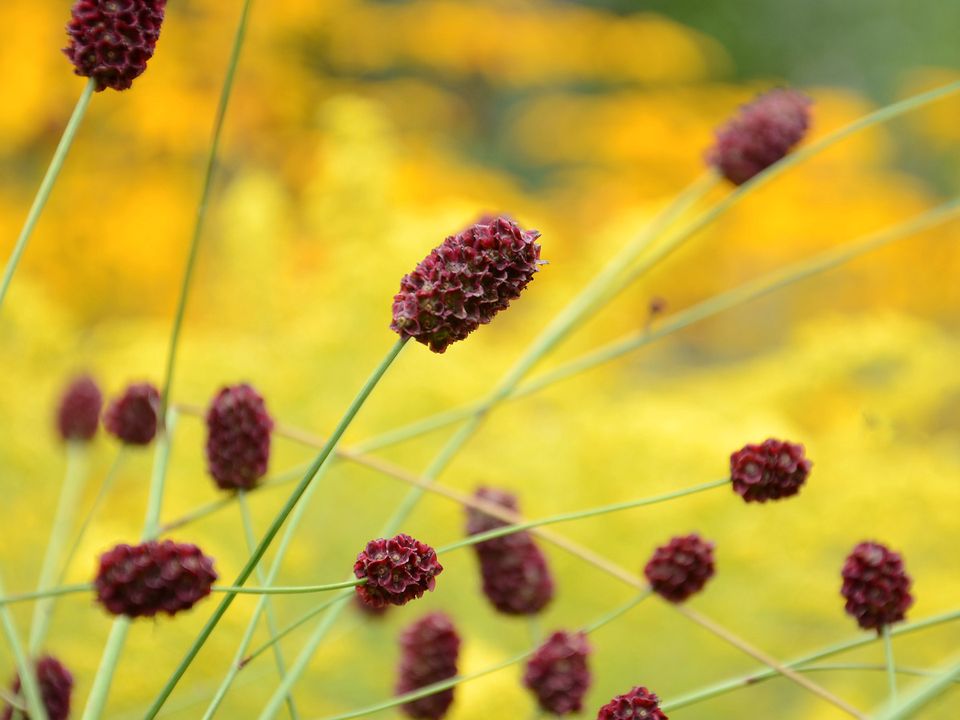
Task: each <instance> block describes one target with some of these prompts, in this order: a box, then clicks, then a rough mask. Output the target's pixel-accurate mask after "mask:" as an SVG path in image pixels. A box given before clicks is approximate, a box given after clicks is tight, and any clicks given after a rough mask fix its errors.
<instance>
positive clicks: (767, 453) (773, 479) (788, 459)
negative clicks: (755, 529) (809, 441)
mask: <svg viewBox="0 0 960 720" xmlns="http://www.w3.org/2000/svg"><path fill="white" fill-rule="evenodd" d="M812 466H813V463H812V462H810V460H808V459H807V458H806V456H805V455H804V451H803V445H798V444H794V443H791V442H787V441H785V440H774V439H773V438H770V439H769V440H765V441H764V442H763V443H762V444H760V445H744V446H743V447H742V448H741V449H740V450H737V451H736V452H735V453H733V454H732V455H731V456H730V480H731V482H732V484H733V490H734V492H736V493H737V495H739V496H740V497H742V498H743V499H744V501H745V502H760V503H762V502H766V501H767V500H779V499H781V498H785V497H790V496H791V495H796V494H797V493H798V492H800V488H801V487H802V486H803V484H804V483H805V482H806V480H807V477H809V475H810V468H811V467H812Z"/></svg>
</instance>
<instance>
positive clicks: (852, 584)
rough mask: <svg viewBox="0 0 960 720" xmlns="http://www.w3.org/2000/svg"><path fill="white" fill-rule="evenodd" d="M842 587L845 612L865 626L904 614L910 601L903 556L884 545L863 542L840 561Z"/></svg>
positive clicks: (878, 627)
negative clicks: (844, 560) (843, 561)
mask: <svg viewBox="0 0 960 720" xmlns="http://www.w3.org/2000/svg"><path fill="white" fill-rule="evenodd" d="M842 575H843V587H842V589H841V590H840V592H841V594H842V595H843V597H844V598H845V599H846V601H847V603H846V610H847V613H848V614H850V615H852V616H853V617H854V618H855V619H856V621H857V623H858V624H859V625H860V627H862V628H863V629H864V630H876V631H877V632H878V633H879V632H880V631H881V629H882V628H883V626H884V625H892V624H893V623H895V622H900V621H901V620H903V619H904V617H906V613H907V610H908V609H909V608H910V606H911V605H913V596H912V595H911V594H910V576H909V575H907V573H906V571H905V570H904V568H903V558H901V557H900V554H899V553H896V552H894V551H893V550H890V549H889V548H888V547H886V546H885V545H881V544H880V543H875V542H862V543H860V544H859V545H857V546H856V547H855V548H854V549H853V552H851V553H850V555H849V556H848V557H847V561H846V562H845V563H844V565H843V572H842Z"/></svg>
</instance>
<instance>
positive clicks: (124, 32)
mask: <svg viewBox="0 0 960 720" xmlns="http://www.w3.org/2000/svg"><path fill="white" fill-rule="evenodd" d="M166 5H167V0H76V2H74V4H73V11H72V13H71V17H70V22H69V23H68V24H67V34H68V35H69V36H70V44H69V45H68V46H67V47H65V48H64V49H63V52H64V54H66V56H67V57H68V58H70V62H72V63H73V67H74V70H75V72H76V74H77V75H80V76H82V77H89V78H93V79H94V80H95V81H96V83H97V85H96V89H97V92H99V91H101V90H105V89H106V88H108V87H109V88H113V89H114V90H126V89H127V88H129V87H130V85H131V84H133V81H134V80H135V79H136V78H138V77H140V75H142V74H143V72H144V70H146V69H147V61H148V60H149V59H150V58H151V57H153V51H154V49H155V48H156V45H157V39H158V38H159V37H160V25H161V24H162V23H163V15H164V11H165V9H166Z"/></svg>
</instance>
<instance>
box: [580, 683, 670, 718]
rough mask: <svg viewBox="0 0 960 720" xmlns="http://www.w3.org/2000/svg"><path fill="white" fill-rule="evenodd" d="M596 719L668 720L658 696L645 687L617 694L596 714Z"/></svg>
mask: <svg viewBox="0 0 960 720" xmlns="http://www.w3.org/2000/svg"><path fill="white" fill-rule="evenodd" d="M597 720H668V718H667V716H666V714H665V713H664V712H663V710H661V709H660V698H658V697H657V696H656V695H655V694H654V693H652V692H650V691H649V690H647V689H646V688H645V687H635V688H633V689H632V690H631V691H630V692H628V693H624V694H623V695H617V696H616V697H615V698H614V699H613V700H611V701H610V702H608V703H607V704H606V705H604V706H603V707H602V708H600V712H599V713H598V714H597Z"/></svg>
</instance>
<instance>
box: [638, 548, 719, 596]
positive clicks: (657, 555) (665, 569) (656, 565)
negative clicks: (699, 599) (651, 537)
mask: <svg viewBox="0 0 960 720" xmlns="http://www.w3.org/2000/svg"><path fill="white" fill-rule="evenodd" d="M714 571H715V567H714V562H713V543H711V542H707V541H706V540H704V539H703V538H701V537H700V536H699V535H697V534H696V533H693V534H691V535H685V536H683V537H675V538H673V539H672V540H670V542H668V543H667V544H666V545H661V546H660V547H658V548H657V549H656V550H655V551H654V553H653V557H651V558H650V560H649V562H647V565H646V567H645V568H644V569H643V574H644V575H645V576H646V578H647V582H649V583H650V587H651V588H652V589H653V591H654V592H655V593H657V594H658V595H660V596H661V597H663V598H664V599H666V600H669V601H670V602H673V603H680V602H683V601H684V600H686V599H687V598H689V597H690V596H691V595H694V594H695V593H698V592H700V591H701V590H702V589H703V586H704V585H706V584H707V580H709V579H710V578H712V577H713V574H714Z"/></svg>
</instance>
